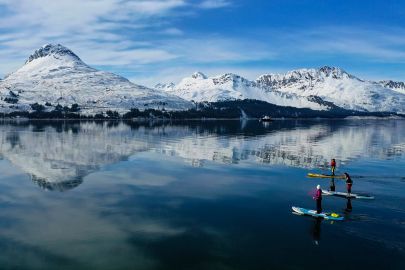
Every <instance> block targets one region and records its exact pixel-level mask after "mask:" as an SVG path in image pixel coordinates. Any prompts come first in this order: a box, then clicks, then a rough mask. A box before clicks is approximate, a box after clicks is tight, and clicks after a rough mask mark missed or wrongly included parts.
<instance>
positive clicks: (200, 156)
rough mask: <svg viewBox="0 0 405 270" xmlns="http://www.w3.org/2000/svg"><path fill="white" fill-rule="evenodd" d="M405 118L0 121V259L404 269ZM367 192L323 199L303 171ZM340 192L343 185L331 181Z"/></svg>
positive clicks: (88, 265) (49, 263) (70, 265)
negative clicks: (324, 215) (296, 211)
mask: <svg viewBox="0 0 405 270" xmlns="http://www.w3.org/2000/svg"><path fill="white" fill-rule="evenodd" d="M404 134H405V121H401V120H350V121H349V120H346V121H344V120H339V121H275V122H273V123H267V124H262V123H259V122H257V121H247V122H246V121H242V122H239V121H218V122H214V121H208V122H181V123H180V122H176V123H162V122H146V123H130V122H128V123H123V122H82V123H78V122H43V121H36V122H19V123H10V122H3V123H2V124H1V125H0V140H1V144H0V157H1V160H0V248H1V251H2V252H1V253H0V265H1V269H325V267H327V269H342V268H344V269H365V268H366V267H367V268H369V269H404V267H405V259H404V258H405V190H404V187H405V166H404V164H405V163H404V161H405V136H404ZM332 157H335V158H336V159H337V161H338V173H342V172H344V171H347V172H349V173H351V174H352V175H353V180H354V186H353V192H365V193H369V194H372V195H374V196H375V197H376V199H375V200H374V201H361V200H351V201H347V200H346V199H343V198H334V197H332V198H331V197H327V198H324V205H323V207H324V209H325V210H329V211H334V212H338V213H341V214H343V215H344V216H345V217H346V221H344V222H335V223H332V222H328V221H320V220H316V219H313V218H311V217H303V216H297V215H293V214H292V213H291V206H293V205H296V206H301V207H307V208H314V207H315V203H314V201H313V200H312V195H311V194H312V193H313V191H314V188H315V186H316V185H317V184H321V186H322V187H323V188H325V189H328V187H329V185H330V180H329V179H308V178H306V177H305V176H306V174H307V173H308V172H309V171H311V172H314V171H315V172H323V173H327V172H328V171H327V170H328V167H327V164H328V162H329V160H330V159H331V158H332ZM335 185H336V188H337V190H339V191H343V190H344V189H345V187H344V183H343V181H341V180H336V181H335Z"/></svg>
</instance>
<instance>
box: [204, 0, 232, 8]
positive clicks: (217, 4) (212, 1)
mask: <svg viewBox="0 0 405 270" xmlns="http://www.w3.org/2000/svg"><path fill="white" fill-rule="evenodd" d="M231 4H232V3H231V2H230V1H227V0H205V1H202V2H201V4H200V7H201V8H206V9H213V8H222V7H226V6H230V5H231Z"/></svg>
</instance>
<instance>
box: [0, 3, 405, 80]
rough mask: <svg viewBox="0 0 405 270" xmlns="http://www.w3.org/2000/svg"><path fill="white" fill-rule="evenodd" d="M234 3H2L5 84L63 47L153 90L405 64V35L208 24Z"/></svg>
mask: <svg viewBox="0 0 405 270" xmlns="http://www.w3.org/2000/svg"><path fill="white" fill-rule="evenodd" d="M236 3H237V1H231V0H137V1H130V0H69V1H68V0H60V1H51V0H36V1H31V0H0V59H1V61H0V77H2V76H3V75H5V74H6V73H9V72H12V71H14V70H15V69H17V68H18V67H19V66H20V65H22V64H23V63H24V61H25V59H26V58H27V57H28V56H29V55H30V54H31V53H32V52H33V51H34V50H35V49H37V48H38V47H40V46H42V45H43V44H46V43H61V44H63V45H65V46H67V47H69V48H70V49H72V50H73V51H74V52H75V53H77V54H78V55H79V56H80V57H81V58H82V59H83V60H84V61H85V62H86V63H88V64H89V65H95V66H96V67H102V68H103V69H107V70H109V71H113V72H117V73H119V74H121V75H124V76H129V77H131V78H135V81H136V78H140V79H141V80H143V79H145V80H147V81H149V82H151V83H148V84H149V85H153V84H154V83H153V81H155V82H159V81H161V80H166V79H167V80H168V79H170V76H171V77H172V80H174V81H176V80H178V79H179V76H180V75H181V76H183V75H188V74H189V73H191V72H193V71H194V70H197V69H198V70H201V71H207V70H208V72H211V75H215V74H217V73H221V72H230V71H238V72H241V73H242V75H243V74H249V75H254V74H256V72H259V71H260V73H264V72H266V69H267V70H268V71H267V72H270V71H274V70H286V69H290V68H296V67H308V66H313V65H325V64H328V65H329V64H335V63H337V64H340V63H344V61H346V62H347V63H366V64H369V63H372V64H374V63H377V64H376V65H383V64H393V65H403V64H404V63H405V49H404V48H405V38H404V37H405V29H403V28H389V27H385V28H384V27H383V26H381V27H380V28H378V27H375V28H373V29H372V30H370V28H368V29H366V28H358V27H355V26H353V25H347V26H340V27H336V26H334V25H329V26H328V25H326V26H324V27H291V26H290V27H287V26H286V27H285V28H284V29H282V30H281V29H280V28H274V27H272V25H270V24H269V25H260V26H259V25H258V26H257V27H253V28H244V27H243V25H241V23H240V22H238V24H239V26H240V27H234V25H233V24H232V25H231V24H229V25H227V24H225V26H223V25H217V24H216V23H217V22H212V21H207V22H208V23H206V22H205V21H204V19H205V17H204V16H211V15H212V14H213V12H221V9H224V10H225V9H226V10H227V11H228V10H235V9H237V8H239V7H240V4H238V5H235V4H236ZM253 4H254V3H253ZM253 4H252V5H253ZM256 4H257V3H256ZM229 7H232V8H231V9H229ZM211 18H212V17H209V19H211ZM221 19H222V18H221ZM198 20H199V22H196V21H198ZM207 20H208V19H207ZM207 25H208V26H207ZM259 28H260V29H259ZM319 63H321V64H319ZM277 65H278V66H277ZM343 68H346V66H343ZM176 70H177V71H178V72H176ZM214 72H215V73H214ZM159 76H163V77H164V78H160V77H159ZM404 76H405V74H404ZM397 77H398V76H397Z"/></svg>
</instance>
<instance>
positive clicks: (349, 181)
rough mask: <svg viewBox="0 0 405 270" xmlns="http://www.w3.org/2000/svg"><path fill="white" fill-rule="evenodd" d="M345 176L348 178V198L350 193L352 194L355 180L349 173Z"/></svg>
mask: <svg viewBox="0 0 405 270" xmlns="http://www.w3.org/2000/svg"><path fill="white" fill-rule="evenodd" d="M344 175H345V178H346V187H347V193H348V196H350V193H352V185H353V180H352V178H351V177H350V175H349V174H348V173H346V172H345V173H344Z"/></svg>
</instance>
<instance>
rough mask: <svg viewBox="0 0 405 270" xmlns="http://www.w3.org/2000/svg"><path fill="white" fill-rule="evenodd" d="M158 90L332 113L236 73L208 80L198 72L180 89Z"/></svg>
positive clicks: (307, 99)
mask: <svg viewBox="0 0 405 270" xmlns="http://www.w3.org/2000/svg"><path fill="white" fill-rule="evenodd" d="M156 88H157V89H159V90H164V91H166V92H167V93H170V94H173V95H176V96H179V97H181V98H184V99H186V100H190V101H195V102H203V101H208V102H216V101H224V100H243V99H258V100H263V101H266V102H269V103H272V104H276V105H280V106H292V107H297V108H311V109H315V110H327V109H329V106H327V105H325V104H322V103H319V102H317V101H314V100H313V99H312V97H302V96H298V95H296V94H294V93H283V92H280V91H277V90H274V89H271V88H269V87H263V86H262V85H260V84H258V83H257V82H254V81H249V80H247V79H245V78H243V77H241V76H239V75H236V74H232V73H227V74H224V75H222V76H217V77H212V78H208V77H207V76H206V75H204V74H203V73H201V72H196V73H194V74H193V75H192V76H191V77H188V78H184V79H183V80H181V82H180V83H179V84H177V85H175V84H173V83H171V84H158V85H156Z"/></svg>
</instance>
